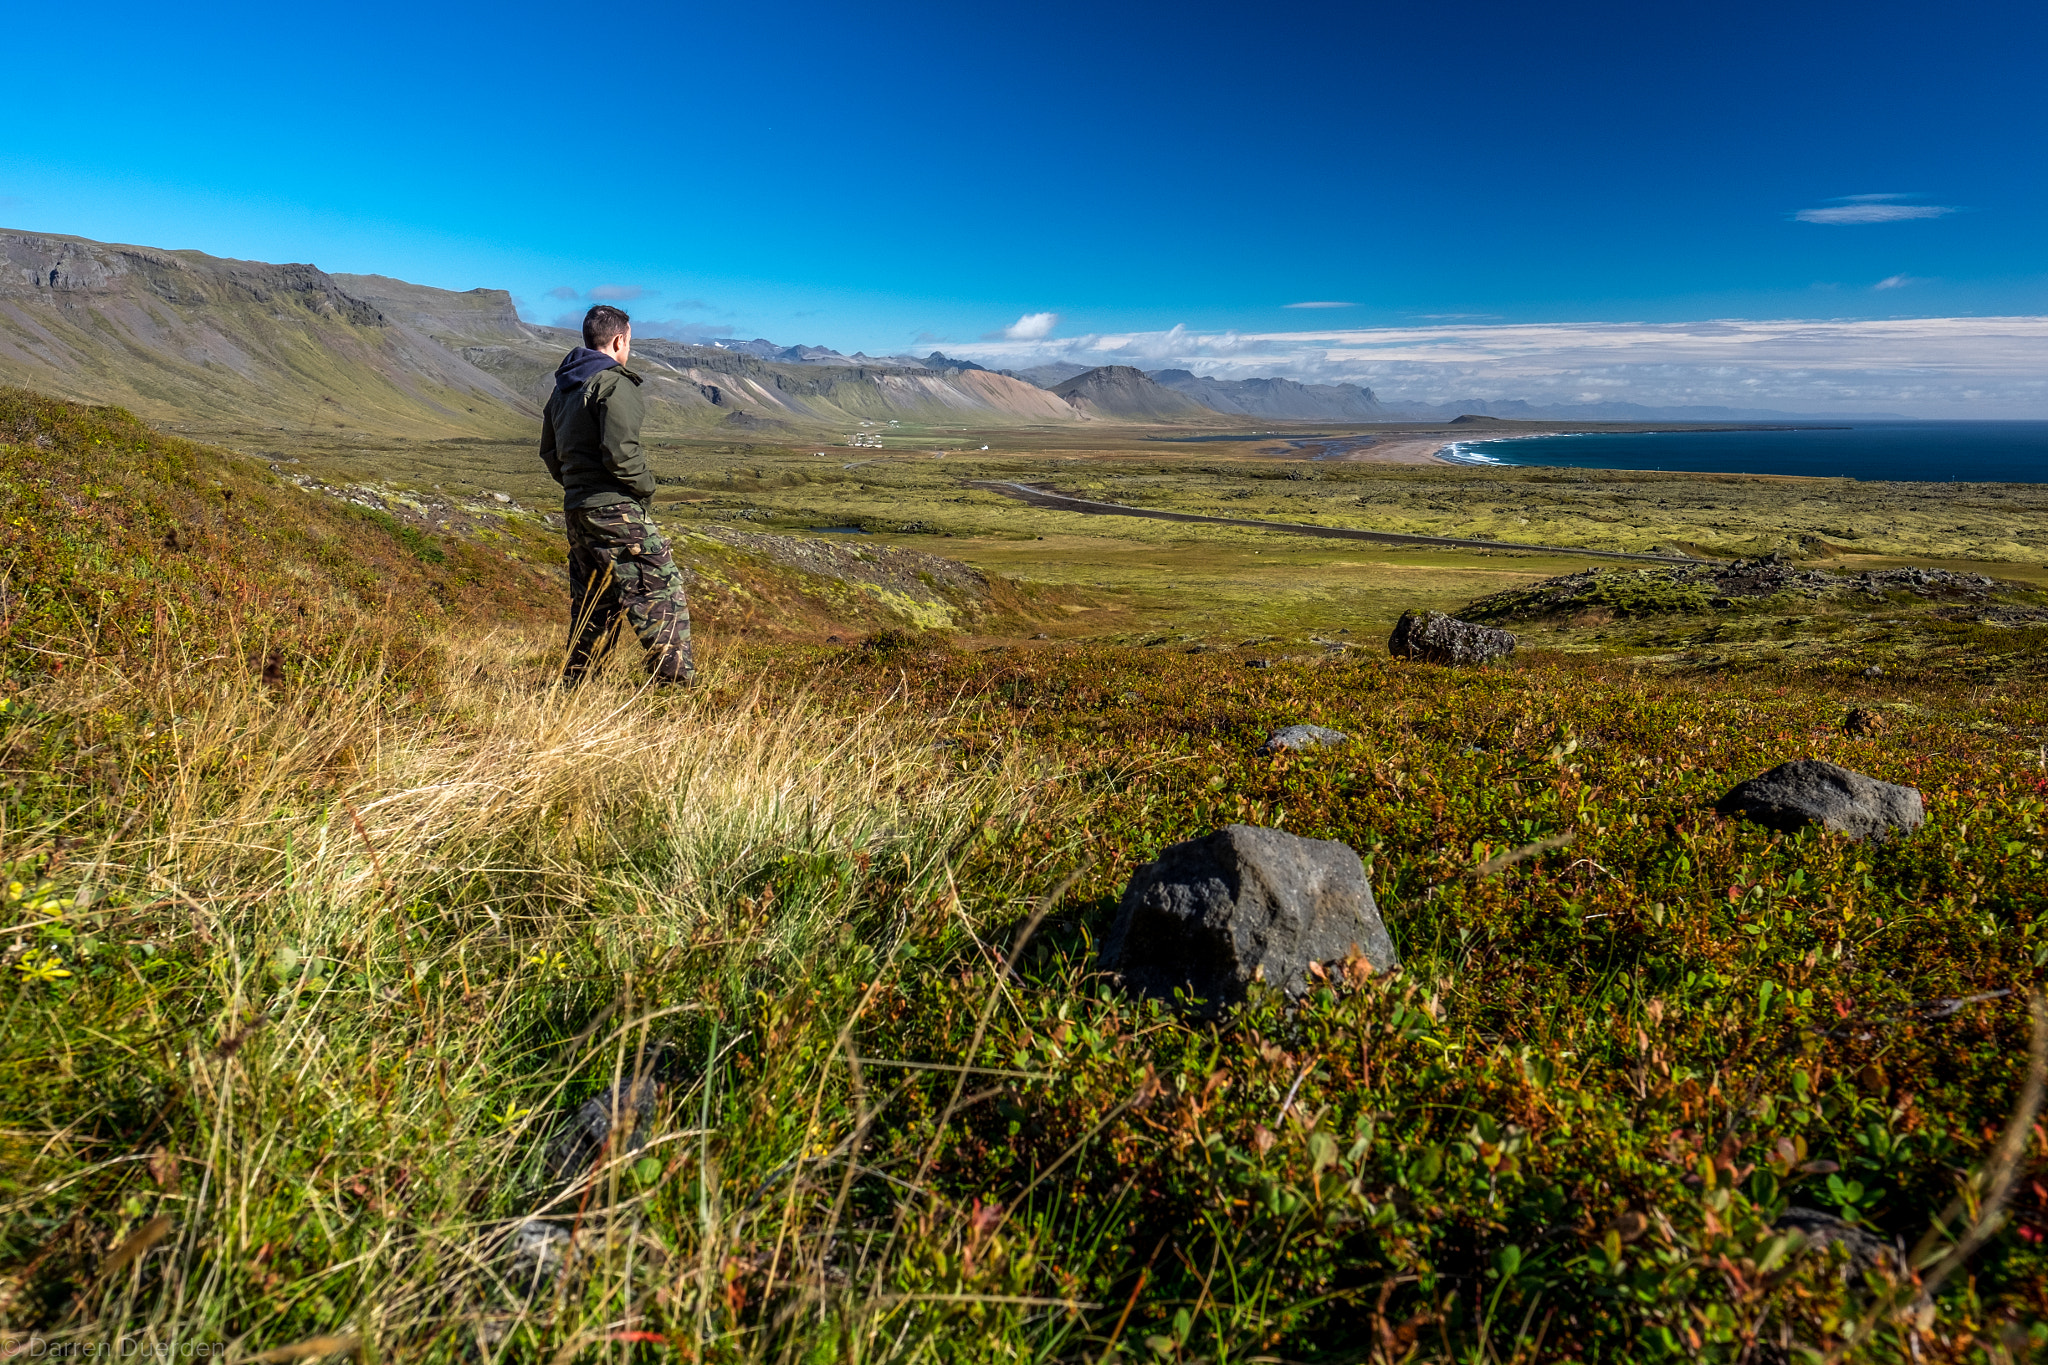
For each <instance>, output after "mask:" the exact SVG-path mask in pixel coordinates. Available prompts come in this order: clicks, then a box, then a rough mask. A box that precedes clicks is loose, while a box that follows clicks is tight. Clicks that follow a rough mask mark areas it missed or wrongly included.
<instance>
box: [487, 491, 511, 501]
mask: <svg viewBox="0 0 2048 1365" xmlns="http://www.w3.org/2000/svg"><path fill="white" fill-rule="evenodd" d="M491 501H492V502H504V503H509V502H511V501H512V495H511V494H510V493H493V494H491Z"/></svg>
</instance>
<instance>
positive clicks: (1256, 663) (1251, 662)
mask: <svg viewBox="0 0 2048 1365" xmlns="http://www.w3.org/2000/svg"><path fill="white" fill-rule="evenodd" d="M1244 666H1245V667H1246V668H1271V667H1272V666H1273V661H1272V660H1271V659H1246V660H1245V661H1244Z"/></svg>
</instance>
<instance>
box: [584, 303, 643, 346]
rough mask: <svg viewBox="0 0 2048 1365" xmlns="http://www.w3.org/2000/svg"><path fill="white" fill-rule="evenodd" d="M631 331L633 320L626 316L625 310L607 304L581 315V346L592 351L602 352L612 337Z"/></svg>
mask: <svg viewBox="0 0 2048 1365" xmlns="http://www.w3.org/2000/svg"><path fill="white" fill-rule="evenodd" d="M632 330H633V319H631V318H629V317H627V316H626V310H625V309H623V308H614V307H612V306H611V305H610V304H608V303H600V304H598V305H597V306H596V307H595V308H593V309H591V310H590V311H589V312H587V313H585V314H584V315H583V344H584V345H585V346H588V347H589V348H590V349H591V350H593V351H601V350H603V349H604V346H605V343H606V342H608V341H610V340H611V339H612V338H613V337H615V336H618V335H620V334H621V333H623V332H630V331H632Z"/></svg>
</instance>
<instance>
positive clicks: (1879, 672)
mask: <svg viewBox="0 0 2048 1365" xmlns="http://www.w3.org/2000/svg"><path fill="white" fill-rule="evenodd" d="M1863 676H1864V677H1866V678H1882V677H1883V676H1884V670H1883V669H1882V668H1880V667H1878V666H1877V665H1876V664H1872V665H1871V666H1870V667H1868V668H1866V669H1864V670H1863Z"/></svg>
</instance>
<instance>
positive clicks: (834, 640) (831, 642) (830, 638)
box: [825, 635, 844, 645]
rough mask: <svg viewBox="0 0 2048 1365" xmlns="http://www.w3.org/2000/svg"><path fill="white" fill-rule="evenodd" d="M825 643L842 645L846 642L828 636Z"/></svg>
mask: <svg viewBox="0 0 2048 1365" xmlns="http://www.w3.org/2000/svg"><path fill="white" fill-rule="evenodd" d="M825 643H826V644H828V645H836V644H842V643H844V641H842V640H841V639H840V638H839V637H838V636H837V635H827V636H826V637H825Z"/></svg>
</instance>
